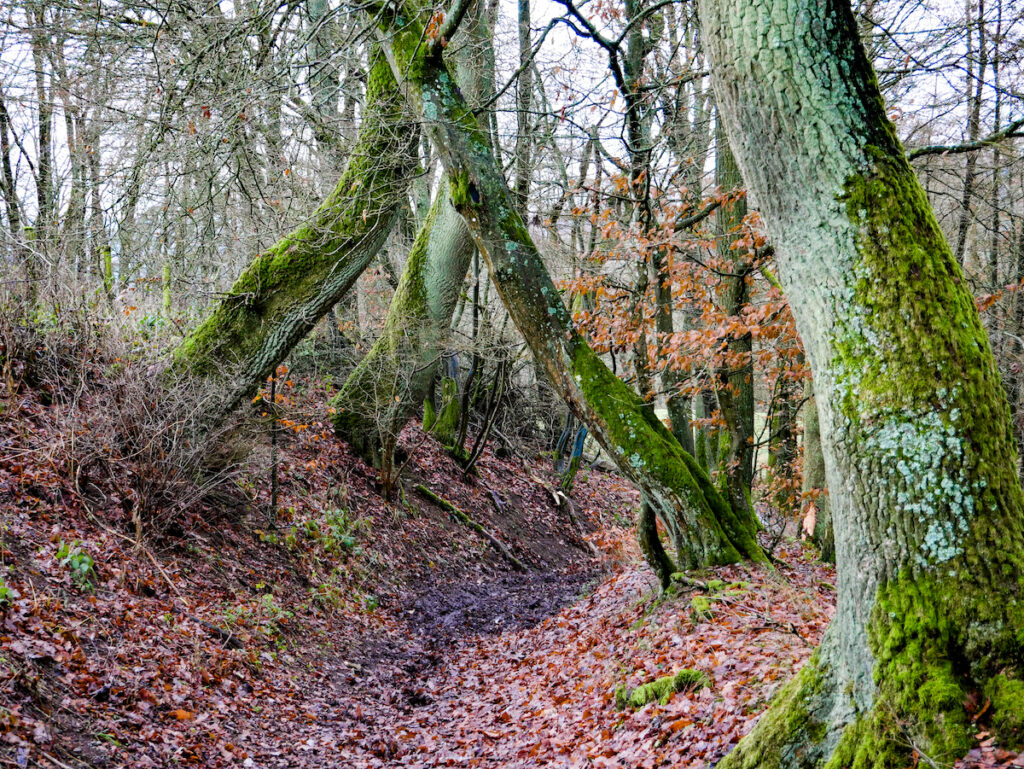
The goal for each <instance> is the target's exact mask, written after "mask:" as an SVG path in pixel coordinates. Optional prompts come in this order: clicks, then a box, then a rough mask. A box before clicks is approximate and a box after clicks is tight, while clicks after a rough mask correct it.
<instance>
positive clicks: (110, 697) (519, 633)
mask: <svg viewBox="0 0 1024 769" xmlns="http://www.w3.org/2000/svg"><path fill="white" fill-rule="evenodd" d="M33 349H34V351H33ZM33 349H30V350H29V352H28V353H26V354H25V355H24V356H23V357H22V359H20V360H16V361H15V365H14V366H12V367H10V368H9V369H8V370H7V371H5V372H4V378H5V381H4V382H3V383H0V513H2V517H0V524H2V529H0V565H2V570H0V767H5V766H15V767H37V766H38V767H51V768H53V769H67V767H75V768H76V769H78V768H79V767H172V766H208V767H235V766H238V767H263V768H265V769H271V768H277V767H282V768H283V767H296V768H297V769H305V768H306V767H310V768H312V767H317V768H320V767H352V768H353V769H355V768H357V767H389V766H410V767H440V766H481V767H541V766H544V767H549V766H550V767H612V766H614V767H654V766H674V767H702V766H712V765H713V764H714V763H715V762H716V761H717V760H718V759H720V758H721V757H722V756H723V755H725V753H727V752H728V751H729V750H730V748H731V747H732V746H733V745H734V744H735V743H736V741H737V740H738V739H739V738H740V737H741V736H742V735H743V734H744V733H746V732H747V731H748V730H749V729H750V727H751V726H752V725H753V723H754V722H755V721H756V718H757V716H758V715H759V714H760V713H761V712H762V711H763V710H764V707H765V705H766V703H767V701H768V700H769V698H770V697H771V695H772V694H773V692H775V691H776V690H777V688H778V687H779V686H780V685H781V684H782V683H783V682H785V681H786V680H787V679H788V678H789V677H790V676H791V675H792V674H793V672H794V671H795V670H796V669H797V668H799V666H800V665H801V664H802V663H803V662H804V661H805V660H806V659H807V657H808V656H809V655H810V653H811V651H812V650H813V648H814V647H815V645H816V644H817V643H818V641H819V639H820V638H821V635H822V633H823V631H824V628H825V626H826V625H827V623H828V621H829V619H830V617H831V614H832V611H833V604H834V596H835V587H834V585H835V575H834V573H833V571H832V570H831V569H830V568H829V567H828V566H825V565H823V564H821V563H819V562H817V561H816V560H815V557H814V553H813V552H812V551H811V550H810V549H809V548H807V547H806V546H805V545H803V544H802V543H799V542H792V541H790V542H786V543H784V544H783V545H782V546H781V548H780V549H779V551H778V552H777V555H778V557H779V559H780V561H779V565H778V568H777V569H774V570H768V569H764V568H761V567H751V566H744V565H739V566H731V567H724V568H720V569H714V570H711V571H709V572H707V573H705V574H701V575H695V576H697V577H699V578H700V579H701V580H703V581H704V583H705V587H706V589H703V590H697V591H691V592H686V591H682V592H674V593H672V594H669V595H659V592H658V591H657V589H656V584H655V582H654V580H653V579H652V577H651V575H650V573H649V572H648V571H647V570H646V569H645V568H644V567H643V566H642V565H641V564H640V562H639V558H638V554H637V551H636V548H635V546H634V544H633V537H632V533H631V530H630V524H631V521H632V517H633V514H634V509H635V506H636V503H637V496H636V493H635V491H634V490H633V489H632V488H631V487H630V486H629V485H628V484H626V483H624V482H623V481H622V480H621V479H620V478H618V477H617V476H615V475H613V474H605V473H603V472H599V471H597V470H588V471H583V472H581V474H580V477H579V478H578V481H577V484H576V486H575V487H574V490H573V493H572V500H573V504H572V505H571V506H570V505H567V504H565V503H564V502H563V503H561V504H560V503H559V498H558V496H557V495H556V494H555V493H554V492H553V489H554V488H555V485H556V479H555V477H554V475H553V474H552V472H551V471H550V462H549V461H547V462H545V461H542V460H541V459H539V458H531V457H522V456H510V457H509V456H506V457H498V456H495V454H494V453H492V452H491V451H489V450H488V451H487V452H485V454H484V456H483V458H482V460H481V462H480V465H479V469H478V472H477V473H476V474H475V475H470V476H468V477H467V476H464V475H463V474H462V473H461V471H460V470H459V469H458V467H457V466H456V465H455V463H454V462H453V461H452V460H451V459H450V458H449V457H448V456H447V454H446V453H445V452H444V451H443V450H442V449H441V448H440V447H439V446H437V445H436V443H434V442H433V441H432V440H431V439H428V438H425V436H423V435H422V433H421V432H420V431H419V430H418V428H416V427H411V428H409V429H408V430H407V431H406V433H405V434H404V435H403V445H404V446H406V447H407V448H408V449H409V450H410V451H411V453H412V458H411V460H410V462H409V464H408V467H407V468H406V471H405V477H404V480H403V486H402V492H401V493H400V494H398V495H396V497H397V498H396V500H393V501H388V500H385V499H383V498H382V497H381V496H380V494H379V489H378V487H377V485H376V475H375V473H374V472H373V471H372V470H371V469H370V468H368V467H366V466H365V465H364V464H362V463H361V462H359V461H358V460H356V459H355V458H354V457H353V456H351V454H350V453H349V452H348V449H347V448H346V447H345V446H344V445H342V444H340V443H339V442H338V441H336V440H335V439H334V438H333V436H331V435H330V433H329V431H328V430H327V429H326V427H325V425H324V424H323V415H322V414H320V410H321V409H322V407H321V406H320V405H319V404H322V403H323V402H324V395H325V393H324V392H323V391H322V388H321V387H320V386H319V385H314V384H312V383H310V382H305V383H304V382H302V381H300V380H299V379H298V378H296V381H294V382H293V381H291V380H289V381H287V382H284V383H282V387H283V389H284V392H285V397H284V400H285V404H284V408H285V412H286V419H285V423H286V424H287V425H288V426H289V427H291V428H292V429H289V430H288V431H287V432H286V434H285V435H284V436H282V439H281V452H280V468H279V472H280V478H281V488H280V498H279V500H278V509H279V511H278V515H277V516H276V519H275V520H274V521H273V523H270V522H269V521H268V516H267V510H268V509H269V493H270V484H269V482H268V480H267V473H266V469H267V467H268V461H269V458H268V455H267V451H266V447H265V441H263V438H264V437H265V436H264V435H262V434H259V430H258V424H259V423H258V421H257V422H256V423H255V424H257V428H256V429H257V434H255V435H252V436H250V438H249V441H250V443H252V444H253V445H256V446H257V448H256V449H255V450H253V451H251V452H250V453H249V455H248V457H247V458H246V459H245V460H244V464H243V470H242V472H240V473H239V474H238V475H236V476H234V477H233V478H232V479H231V480H230V482H228V481H225V482H224V483H223V484H220V485H219V486H216V487H212V488H206V489H202V490H200V491H201V492H202V493H199V492H198V491H197V490H196V489H193V488H191V487H190V486H189V483H190V482H189V481H188V480H187V479H182V478H180V477H179V478H177V480H173V482H172V479H173V478H174V477H175V475H174V473H173V472H170V470H171V468H169V467H168V466H167V464H166V463H167V462H168V461H170V460H169V459H168V457H166V456H162V455H161V454H160V453H159V452H158V453H157V454H153V453H152V452H147V451H143V450H140V449H139V447H138V446H135V448H134V450H132V451H126V450H124V448H123V446H122V445H121V444H122V443H123V437H124V436H119V435H118V430H123V429H124V428H125V425H128V424H129V423H130V422H131V419H132V418H134V417H135V415H136V412H137V408H138V404H134V405H133V404H131V403H128V402H125V401H122V399H121V398H120V395H119V393H120V392H121V390H119V389H118V388H117V387H116V386H115V383H114V381H113V379H112V378H111V374H110V372H111V370H118V369H117V367H116V366H113V368H112V363H117V361H113V362H112V361H110V360H105V359H104V358H103V356H102V355H95V354H91V353H90V352H89V351H88V350H85V349H77V350H76V349H67V350H60V349H54V348H52V347H46V346H45V345H43V346H42V347H38V346H37V347H36V348H33ZM40 361H48V363H47V366H46V367H43V366H42V364H41V363H40ZM44 368H45V369H46V370H43V369H44ZM36 369H39V370H36ZM47 371H49V372H50V374H49V375H48V374H47V373H46V372H47ZM55 371H59V372H61V376H60V378H59V379H58V378H55V377H54V376H52V373H53V372H55ZM68 372H72V374H71V375H69V374H68ZM261 441H263V442H262V443H261ZM250 448H251V447H250ZM170 459H173V456H172V457H170ZM417 484H425V485H426V486H428V487H430V488H431V489H433V490H434V491H435V492H436V493H438V494H440V495H442V496H443V497H444V498H446V499H448V500H450V501H451V502H453V503H455V504H456V505H458V506H459V507H461V508H462V509H463V510H465V511H467V512H469V513H470V515H472V516H473V517H474V518H475V519H476V520H477V521H478V522H480V523H481V524H482V525H483V526H485V527H486V528H487V529H489V530H490V531H491V532H493V533H494V534H495V536H497V537H498V538H499V539H500V540H501V541H502V542H504V543H505V545H506V546H507V547H508V548H509V549H510V550H511V551H512V553H513V554H514V555H515V556H516V557H517V558H518V559H519V560H521V561H523V562H524V563H525V564H526V565H527V567H528V568H527V571H526V572H518V571H515V570H514V569H512V568H510V564H509V563H508V562H507V561H506V560H505V559H503V558H502V556H501V555H500V554H498V553H497V551H496V550H495V549H494V548H493V547H491V546H490V545H489V544H488V543H487V541H486V540H484V539H482V538H481V537H480V536H478V535H477V534H476V533H475V532H473V531H471V530H470V529H468V528H467V527H466V526H465V525H463V524H461V523H458V522H457V521H455V520H453V519H452V518H451V517H450V516H449V515H448V514H447V513H446V512H444V511H443V510H441V509H440V508H439V507H437V506H436V505H434V504H432V503H431V502H430V501H429V500H427V499H425V498H424V497H423V496H421V495H420V494H419V493H418V492H417V491H416V489H415V486H416V485H417ZM193 496H194V498H193ZM173 500H177V501H178V502H181V501H182V500H185V501H186V502H187V504H184V506H183V507H182V506H181V505H179V506H178V508H176V509H175V510H176V512H175V514H174V515H173V516H170V517H169V516H168V515H167V514H166V509H167V505H169V504H170V502H171V501H173ZM156 501H159V502H160V503H161V504H156ZM161 505H163V507H161ZM140 534H141V536H140ZM683 668H692V669H697V670H700V671H703V672H704V674H705V675H706V677H707V683H708V685H707V686H706V687H703V688H700V689H696V690H690V691H684V692H679V693H676V694H675V695H674V696H673V697H671V699H669V700H667V701H665V702H654V703H651V704H649V705H647V706H646V707H644V708H641V709H639V710H632V709H625V710H619V709H618V708H617V707H616V703H615V696H614V692H615V689H616V688H617V687H621V686H625V687H627V688H630V687H635V686H638V685H640V684H642V683H645V682H648V681H651V680H653V679H655V678H658V677H661V676H665V675H669V674H673V673H675V672H676V671H678V670H680V669H683ZM981 729H982V726H979V730H981ZM981 739H982V747H980V748H979V749H978V750H976V751H975V752H974V754H973V755H972V756H971V760H970V761H964V762H961V766H964V767H966V766H978V767H981V766H985V767H995V766H1024V761H1021V760H1020V759H1019V758H1018V757H1017V756H1015V755H1014V754H1009V753H1005V752H1002V751H997V750H996V749H995V748H993V747H991V745H986V743H985V742H984V734H983V733H982V734H981Z"/></svg>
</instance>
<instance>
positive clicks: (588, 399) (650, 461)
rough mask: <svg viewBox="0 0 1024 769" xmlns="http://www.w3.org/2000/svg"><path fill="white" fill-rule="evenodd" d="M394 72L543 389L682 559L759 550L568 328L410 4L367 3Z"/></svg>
mask: <svg viewBox="0 0 1024 769" xmlns="http://www.w3.org/2000/svg"><path fill="white" fill-rule="evenodd" d="M374 10H376V11H377V16H376V18H377V19H378V23H379V24H380V26H381V30H382V32H384V33H385V34H386V35H387V49H388V53H389V57H390V59H391V63H392V68H393V70H394V72H395V73H396V76H398V77H401V78H404V82H403V86H404V87H405V91H406V94H407V96H408V97H409V98H410V100H411V101H412V102H413V103H414V104H415V106H416V107H417V108H418V111H419V112H420V113H421V114H422V115H423V118H424V126H425V129H426V130H427V132H428V133H429V135H430V137H431V139H432V143H433V145H434V147H435V149H436V150H437V152H438V153H439V155H440V158H441V160H442V163H443V164H444V166H445V170H446V171H447V174H448V178H449V189H448V194H449V196H450V198H451V201H452V203H453V205H454V206H455V208H456V210H457V211H458V212H459V213H460V214H461V215H462V217H463V218H464V219H465V221H466V224H467V225H468V227H469V230H470V232H471V233H472V236H473V238H474V240H475V241H476V244H477V247H478V248H479V249H480V252H481V253H482V254H483V256H484V258H485V259H486V260H487V264H488V267H489V268H490V273H491V278H492V280H493V281H494V284H495V287H496V288H497V289H498V292H499V294H500V295H501V297H502V300H503V301H504V303H505V306H506V308H507V309H508V311H509V314H510V315H511V316H512V319H513V321H514V322H515V323H516V326H517V327H518V328H519V330H520V332H522V334H523V336H524V337H525V339H526V340H527V343H528V344H529V345H530V348H531V350H532V351H533V354H534V357H535V359H536V360H537V361H538V363H539V365H541V366H542V367H543V368H544V370H545V372H546V374H547V376H548V378H549V379H550V381H551V382H552V384H553V386H554V388H555V390H556V391H557V392H558V393H559V394H560V395H561V396H562V397H563V399H564V400H565V401H566V403H567V404H568V405H569V408H570V409H571V410H572V411H573V412H574V413H575V414H576V415H577V416H578V417H579V418H580V419H582V420H583V421H584V422H586V423H587V425H588V427H589V428H590V430H591V432H592V433H593V434H594V436H595V437H596V438H597V440H598V441H599V442H600V443H601V445H602V446H603V447H604V448H605V450H606V451H608V453H609V455H610V456H611V457H613V458H614V459H615V461H616V462H617V464H618V465H619V467H620V468H621V469H622V471H623V472H624V473H625V474H626V476H627V477H629V478H630V479H631V480H633V481H634V482H635V483H636V484H637V485H638V486H639V487H640V489H641V491H642V493H643V495H644V497H645V498H646V500H647V501H648V502H649V503H650V504H652V505H653V506H654V508H655V510H656V512H657V513H658V515H660V516H661V518H662V520H663V521H664V522H665V524H666V528H667V529H668V531H669V535H670V536H671V537H672V540H673V544H674V545H675V547H676V550H677V553H678V555H679V560H680V563H681V565H682V566H683V567H693V566H699V565H700V566H702V565H707V564H709V563H724V562H728V561H735V560H738V559H739V558H740V557H741V556H747V557H750V558H754V559H764V555H763V553H762V552H761V549H760V547H759V546H758V545H757V542H756V540H755V539H754V532H753V528H752V526H751V524H750V522H749V521H741V520H740V519H738V518H737V517H736V516H735V515H734V513H733V511H732V509H731V508H730V507H729V505H728V503H726V502H725V500H724V499H723V498H722V497H721V496H720V495H719V494H718V493H717V491H716V490H715V489H714V487H713V486H712V484H711V482H710V480H709V479H708V477H707V476H706V475H705V474H704V473H703V472H701V470H700V469H699V468H698V467H697V465H696V462H695V461H694V460H693V458H692V457H690V456H689V455H688V454H686V453H685V452H684V451H683V450H682V448H681V447H680V446H679V443H678V441H676V439H675V438H674V437H673V436H672V434H671V433H670V432H669V431H668V429H667V428H666V427H665V426H664V425H663V424H662V423H661V421H660V420H659V419H657V417H655V416H654V414H653V413H652V412H651V410H650V409H649V408H648V407H647V406H646V404H644V403H643V401H641V400H640V398H639V397H638V396H637V395H636V394H635V393H634V392H632V391H631V390H630V389H629V388H628V387H627V386H626V385H625V384H624V383H623V382H622V381H620V380H619V379H618V378H617V377H616V376H615V375H614V374H612V372H611V371H609V370H608V368H607V367H606V366H605V365H604V363H603V362H602V361H601V360H600V358H599V357H598V356H597V355H596V354H595V353H594V352H593V350H591V349H590V347H589V346H588V345H587V344H586V342H585V341H584V340H583V338H582V337H581V336H580V335H579V334H578V333H576V331H575V329H574V328H573V323H572V318H571V316H570V314H569V312H568V311H567V310H566V308H565V305H564V304H563V303H562V301H561V297H560V295H559V293H558V290H557V289H556V288H555V286H554V284H553V283H552V281H551V278H550V276H549V275H548V273H547V270H546V268H545V267H544V263H543V261H542V260H541V257H540V254H539V253H538V252H537V249H536V246H535V245H534V243H533V240H532V239H531V237H530V234H529V232H528V231H527V229H526V225H525V223H524V221H523V218H522V216H521V215H520V214H519V211H518V206H517V205H516V202H515V199H514V196H513V194H512V193H511V191H510V190H509V189H508V186H507V185H506V183H505V179H504V177H503V176H502V174H501V171H500V169H499V168H498V166H497V164H496V163H495V160H494V156H493V153H492V151H491V145H490V143H489V141H488V139H487V135H486V133H485V132H484V131H483V130H481V128H480V126H479V124H478V123H477V120H476V118H475V116H474V115H473V113H472V111H471V110H470V109H469V108H468V107H467V105H466V102H465V99H464V98H463V97H462V94H461V93H460V92H459V90H458V88H457V87H456V85H455V82H454V78H452V76H451V75H450V73H449V72H448V70H447V67H446V66H445V64H444V62H443V60H442V58H441V46H440V45H439V44H438V43H437V42H435V41H430V40H428V39H427V38H426V37H425V36H424V35H425V31H424V26H423V21H422V18H421V16H422V13H421V12H422V10H423V9H422V8H420V7H418V6H416V5H413V4H411V3H410V4H406V5H404V6H400V7H398V8H395V7H393V6H387V7H379V8H375V9H374Z"/></svg>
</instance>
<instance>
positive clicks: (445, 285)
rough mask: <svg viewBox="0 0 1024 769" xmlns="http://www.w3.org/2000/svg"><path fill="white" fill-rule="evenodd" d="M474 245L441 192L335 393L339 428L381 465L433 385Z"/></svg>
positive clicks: (336, 426)
mask: <svg viewBox="0 0 1024 769" xmlns="http://www.w3.org/2000/svg"><path fill="white" fill-rule="evenodd" d="M475 252H476V244H475V243H474V242H473V239H472V238H471V237H470V234H469V229H468V228H467V227H466V224H465V222H464V221H463V220H462V217H461V216H459V214H458V212H457V211H456V210H455V209H454V208H453V207H452V204H451V202H450V201H449V200H448V196H447V195H445V194H443V193H442V194H439V195H438V196H437V199H436V200H435V201H434V204H433V206H432V207H431V209H430V212H429V213H428V214H427V218H426V221H425V222H424V223H423V225H422V227H420V231H419V233H418V234H417V236H416V240H415V241H414V242H413V246H412V251H410V253H409V258H408V260H407V261H406V263H405V269H404V271H403V272H402V277H401V279H400V280H399V282H398V288H397V289H396V291H395V295H394V297H393V298H392V300H391V305H390V306H389V307H388V315H387V320H386V321H385V323H384V330H383V332H382V333H381V335H380V337H379V338H378V339H377V341H376V342H375V343H374V345H373V347H372V348H371V349H370V352H368V353H367V354H366V356H365V357H364V358H363V359H362V360H361V361H360V362H359V365H358V366H356V368H355V369H354V370H353V371H352V373H351V374H350V375H349V377H348V379H347V380H346V381H345V384H344V386H343V387H342V388H341V390H340V391H339V392H338V394H337V395H336V396H335V397H334V398H333V399H332V400H331V406H332V407H333V408H334V409H335V413H334V415H333V416H332V418H331V421H332V422H333V424H334V429H335V432H336V433H337V434H338V435H339V436H340V437H342V438H344V439H345V440H346V441H348V443H349V444H350V445H351V446H352V447H353V449H354V450H355V451H356V453H357V454H359V455H360V456H362V457H363V458H364V459H366V460H368V461H369V462H372V463H373V464H374V465H375V466H377V465H379V464H380V460H381V456H380V451H381V447H382V446H383V445H384V436H385V435H387V436H391V435H393V434H397V433H398V432H399V431H400V430H401V429H402V427H403V426H404V425H405V423H406V422H408V421H409V419H410V418H411V417H412V416H413V414H414V413H415V411H416V409H418V408H419V406H420V404H422V403H423V401H424V399H425V398H426V397H427V395H428V393H429V391H430V386H431V383H432V382H433V381H434V376H435V375H436V374H437V369H438V366H439V365H440V362H441V356H442V355H443V354H444V351H445V347H446V342H447V340H448V325H449V323H451V319H452V313H453V312H454V311H455V304H456V303H457V302H458V299H459V292H460V289H461V288H462V283H463V281H464V280H465V277H466V271H467V270H468V269H469V263H470V260H471V259H472V258H473V254H474V253H475Z"/></svg>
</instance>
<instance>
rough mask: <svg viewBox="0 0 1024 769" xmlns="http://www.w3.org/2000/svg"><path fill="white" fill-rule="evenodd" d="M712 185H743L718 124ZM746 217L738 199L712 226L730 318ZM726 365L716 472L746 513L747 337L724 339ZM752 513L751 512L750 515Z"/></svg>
mask: <svg viewBox="0 0 1024 769" xmlns="http://www.w3.org/2000/svg"><path fill="white" fill-rule="evenodd" d="M716 137H717V138H716V150H715V183H716V184H717V185H718V187H719V189H720V190H721V191H722V192H730V191H733V190H736V189H739V188H740V187H742V186H743V179H742V177H741V176H740V170H739V167H738V166H737V165H736V158H735V157H733V154H732V150H731V149H730V148H729V140H728V137H727V136H726V134H725V130H724V127H723V126H722V121H721V119H719V121H718V126H717V131H716ZM746 215H747V200H746V198H745V197H741V198H740V199H738V200H734V201H732V202H731V203H729V204H727V205H724V206H722V207H721V208H719V209H718V211H717V212H716V220H717V224H718V243H717V246H718V256H719V257H720V258H721V259H722V260H723V261H724V262H725V263H726V264H729V265H730V267H729V269H730V271H731V274H729V275H724V276H722V282H723V284H724V285H723V291H722V310H723V311H724V312H725V313H726V314H727V315H729V316H730V317H739V316H740V315H741V313H742V312H743V309H744V308H745V307H746V306H747V304H748V303H749V301H750V296H749V293H750V292H749V291H748V289H747V273H748V272H749V271H750V257H749V256H748V255H747V253H746V251H741V252H737V251H736V250H734V249H733V248H732V243H733V240H734V239H735V235H736V230H737V229H738V228H739V227H740V225H742V224H743V218H744V217H745V216H746ZM726 344H727V350H728V353H729V356H728V362H727V364H726V365H725V366H723V367H722V368H720V369H719V370H718V372H717V374H718V382H717V389H716V394H717V396H718V408H719V409H720V410H721V412H722V418H723V419H725V424H726V428H727V430H728V441H729V445H728V449H727V453H726V456H725V459H724V461H723V463H722V464H723V467H721V468H720V469H721V470H722V471H723V472H724V473H725V478H726V488H727V490H728V493H729V501H730V502H731V503H732V506H733V508H734V509H736V510H746V509H748V508H750V487H751V484H752V483H753V482H754V365H753V359H752V358H751V350H752V349H753V343H752V339H751V336H750V333H749V332H748V333H746V334H742V335H740V336H733V335H731V334H730V336H729V339H728V341H727V343H726ZM751 514H753V513H751Z"/></svg>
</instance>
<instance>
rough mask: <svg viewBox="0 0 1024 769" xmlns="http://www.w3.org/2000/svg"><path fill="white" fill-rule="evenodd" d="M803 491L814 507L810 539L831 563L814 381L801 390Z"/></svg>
mask: <svg viewBox="0 0 1024 769" xmlns="http://www.w3.org/2000/svg"><path fill="white" fill-rule="evenodd" d="M804 395H805V398H806V399H805V400H804V486H803V491H804V494H805V495H806V496H808V497H815V498H814V500H813V502H811V503H810V504H813V505H814V509H815V510H816V513H815V518H814V530H813V531H812V532H811V539H813V541H814V544H816V545H817V546H818V550H819V551H821V560H823V561H827V562H829V563H835V560H836V545H835V539H834V535H833V532H832V506H831V504H830V503H829V498H828V481H827V480H826V479H825V455H824V454H822V452H821V423H820V422H819V421H818V405H817V403H816V402H815V399H814V383H813V382H808V383H807V387H806V388H805V390H804Z"/></svg>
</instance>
